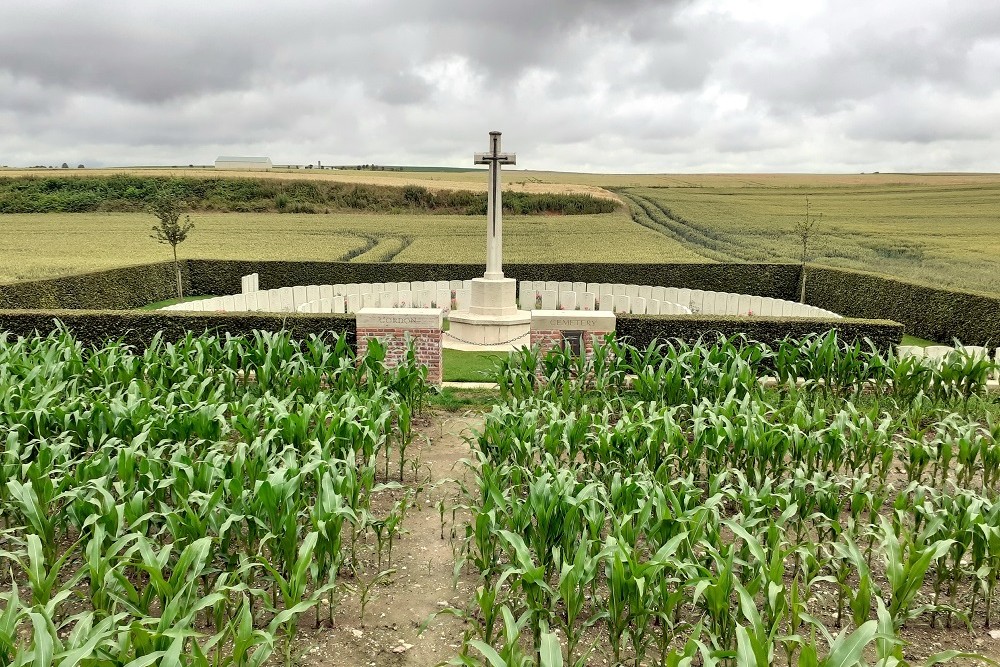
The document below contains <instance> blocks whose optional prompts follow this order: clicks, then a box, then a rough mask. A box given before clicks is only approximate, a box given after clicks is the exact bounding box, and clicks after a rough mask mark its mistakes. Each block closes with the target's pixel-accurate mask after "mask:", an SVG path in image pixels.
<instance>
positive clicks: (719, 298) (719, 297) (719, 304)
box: [712, 292, 729, 315]
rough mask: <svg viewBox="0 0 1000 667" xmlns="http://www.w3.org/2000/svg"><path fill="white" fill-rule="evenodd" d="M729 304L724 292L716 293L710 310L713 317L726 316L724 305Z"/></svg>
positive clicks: (727, 296)
mask: <svg viewBox="0 0 1000 667" xmlns="http://www.w3.org/2000/svg"><path fill="white" fill-rule="evenodd" d="M728 303H729V295H728V294H725V293H724V292H718V293H717V294H716V295H715V305H714V306H713V308H712V312H713V313H714V314H715V315H725V314H726V304H728Z"/></svg>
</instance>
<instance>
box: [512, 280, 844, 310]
mask: <svg viewBox="0 0 1000 667" xmlns="http://www.w3.org/2000/svg"><path fill="white" fill-rule="evenodd" d="M519 295H520V304H521V309H522V310H538V309H540V310H595V309H596V310H608V311H614V312H616V313H635V314H640V315H674V314H678V315H679V314H691V313H702V314H705V315H759V316H764V317H767V316H773V317H839V315H836V314H835V313H831V312H830V311H828V310H824V309H822V308H817V307H815V306H807V305H804V304H800V303H795V302H793V301H785V300H783V299H772V298H770V297H761V296H752V295H749V294H733V293H729V292H713V291H710V290H697V289H688V288H679V287H654V286H651V285H624V284H615V283H583V282H554V281H527V280H525V281H521V284H520V285H519Z"/></svg>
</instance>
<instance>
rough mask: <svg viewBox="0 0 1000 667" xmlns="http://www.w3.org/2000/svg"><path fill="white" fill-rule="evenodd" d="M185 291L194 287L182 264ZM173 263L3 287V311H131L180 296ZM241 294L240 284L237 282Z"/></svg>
mask: <svg viewBox="0 0 1000 667" xmlns="http://www.w3.org/2000/svg"><path fill="white" fill-rule="evenodd" d="M181 280H182V281H183V283H184V290H185V292H187V291H189V290H190V288H191V285H190V280H189V279H188V273H187V267H186V266H185V265H184V263H183V262H182V263H181ZM176 285H177V282H176V280H175V279H174V264H173V262H162V263H158V264H143V265H141V266H127V267H123V268H120V269H110V270H107V271H95V272H93V273H80V274H77V275H74V276H66V277H64V278H50V279H48V280H25V281H22V282H17V283H10V284H0V308H7V309H16V310H25V309H43V310H44V309H73V310H76V309H84V310H102V309H103V310H129V309H131V308H141V307H142V306H147V305H149V304H151V303H156V302H158V301H164V300H166V299H171V298H173V297H175V296H177V287H176ZM236 285H237V291H239V281H237V283H236Z"/></svg>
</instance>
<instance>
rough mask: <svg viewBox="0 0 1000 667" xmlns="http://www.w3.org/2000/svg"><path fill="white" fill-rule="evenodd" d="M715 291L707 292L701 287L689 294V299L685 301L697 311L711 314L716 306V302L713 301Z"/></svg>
mask: <svg viewBox="0 0 1000 667" xmlns="http://www.w3.org/2000/svg"><path fill="white" fill-rule="evenodd" d="M714 294H715V292H705V291H703V290H700V289H693V290H691V293H690V294H689V295H688V300H687V301H686V302H685V303H686V304H687V306H688V307H689V308H690V309H691V311H692V312H695V313H705V314H706V315H711V314H712V312H714V311H713V309H714V307H715V302H714V301H713V298H714V297H713V295H714Z"/></svg>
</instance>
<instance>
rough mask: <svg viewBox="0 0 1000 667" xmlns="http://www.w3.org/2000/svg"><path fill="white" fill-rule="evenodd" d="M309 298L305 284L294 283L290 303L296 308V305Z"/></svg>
mask: <svg viewBox="0 0 1000 667" xmlns="http://www.w3.org/2000/svg"><path fill="white" fill-rule="evenodd" d="M308 300H309V295H308V294H306V286H305V285H296V286H295V287H293V288H292V305H293V306H294V308H295V309H296V310H298V307H299V306H301V305H302V304H304V303H305V302H306V301H308Z"/></svg>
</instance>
